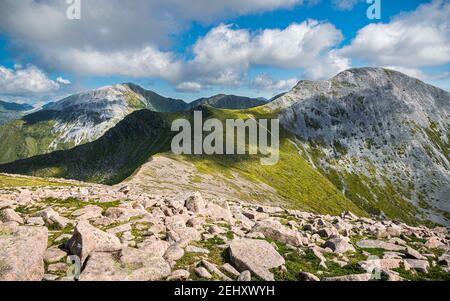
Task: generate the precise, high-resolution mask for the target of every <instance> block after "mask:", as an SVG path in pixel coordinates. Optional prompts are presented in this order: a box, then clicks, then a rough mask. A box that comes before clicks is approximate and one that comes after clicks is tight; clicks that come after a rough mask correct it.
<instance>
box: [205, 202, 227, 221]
mask: <svg viewBox="0 0 450 301" xmlns="http://www.w3.org/2000/svg"><path fill="white" fill-rule="evenodd" d="M206 215H207V216H208V217H209V218H211V219H212V220H213V221H224V222H226V223H228V224H230V225H234V219H233V214H232V213H231V211H230V208H229V207H228V204H227V203H224V204H223V206H219V205H217V204H214V203H209V204H208V206H207V210H206Z"/></svg>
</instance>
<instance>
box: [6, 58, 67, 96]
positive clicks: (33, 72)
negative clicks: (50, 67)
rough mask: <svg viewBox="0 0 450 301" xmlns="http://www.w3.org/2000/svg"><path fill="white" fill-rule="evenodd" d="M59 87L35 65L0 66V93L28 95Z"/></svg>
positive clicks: (46, 91) (50, 90) (52, 90)
mask: <svg viewBox="0 0 450 301" xmlns="http://www.w3.org/2000/svg"><path fill="white" fill-rule="evenodd" d="M58 89H59V84H58V83H57V82H55V81H53V80H51V79H49V78H48V77H47V76H46V75H45V74H44V73H43V72H42V71H41V70H39V69H38V68H36V67H35V66H28V67H26V68H22V67H21V66H19V65H16V66H15V67H14V69H9V68H5V67H3V66H0V94H2V95H15V96H28V95H32V94H44V93H51V92H54V91H56V90H58Z"/></svg>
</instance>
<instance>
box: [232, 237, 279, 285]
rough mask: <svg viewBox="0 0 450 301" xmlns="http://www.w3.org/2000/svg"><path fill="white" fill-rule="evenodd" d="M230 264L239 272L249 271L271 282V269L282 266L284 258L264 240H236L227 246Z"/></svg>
mask: <svg viewBox="0 0 450 301" xmlns="http://www.w3.org/2000/svg"><path fill="white" fill-rule="evenodd" d="M228 250H229V254H230V259H231V263H232V264H233V266H234V267H235V268H236V269H237V270H238V271H240V272H244V271H246V270H249V271H250V272H252V273H253V274H254V275H256V276H258V277H259V278H261V279H263V280H265V281H273V280H274V275H273V274H272V273H271V272H270V270H271V269H273V268H278V267H280V266H282V265H284V263H285V261H284V258H283V257H282V256H281V255H280V254H278V252H277V251H276V250H275V248H274V247H273V246H272V245H271V244H270V243H268V242H267V241H264V240H255V239H238V240H233V241H232V242H231V244H230V246H229V249H228Z"/></svg>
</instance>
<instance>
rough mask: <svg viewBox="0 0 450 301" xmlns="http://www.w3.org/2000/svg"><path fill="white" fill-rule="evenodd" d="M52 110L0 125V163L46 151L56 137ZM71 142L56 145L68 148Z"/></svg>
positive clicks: (60, 147) (59, 147)
mask: <svg viewBox="0 0 450 301" xmlns="http://www.w3.org/2000/svg"><path fill="white" fill-rule="evenodd" d="M51 114H52V112H39V113H35V114H32V115H29V116H26V117H24V118H22V119H20V120H15V121H11V122H9V123H6V124H3V125H1V126H0V137H1V142H2V143H1V144H0V163H8V162H13V161H15V160H19V159H22V158H29V157H32V156H36V155H40V154H46V153H48V152H49V151H50V150H49V146H50V144H51V143H52V142H53V141H54V139H55V138H56V134H55V133H54V132H53V126H54V123H55V121H54V120H53V119H52V116H51ZM71 147H73V145H71V144H66V145H58V147H57V149H68V148H71Z"/></svg>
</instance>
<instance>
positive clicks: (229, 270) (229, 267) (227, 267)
mask: <svg viewBox="0 0 450 301" xmlns="http://www.w3.org/2000/svg"><path fill="white" fill-rule="evenodd" d="M221 268H222V270H223V271H225V272H226V273H228V274H229V275H232V276H233V277H234V278H238V277H239V276H240V275H241V273H239V272H238V271H237V270H236V269H235V268H234V267H233V266H232V265H231V264H229V263H225V264H224V265H222V267H221Z"/></svg>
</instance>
